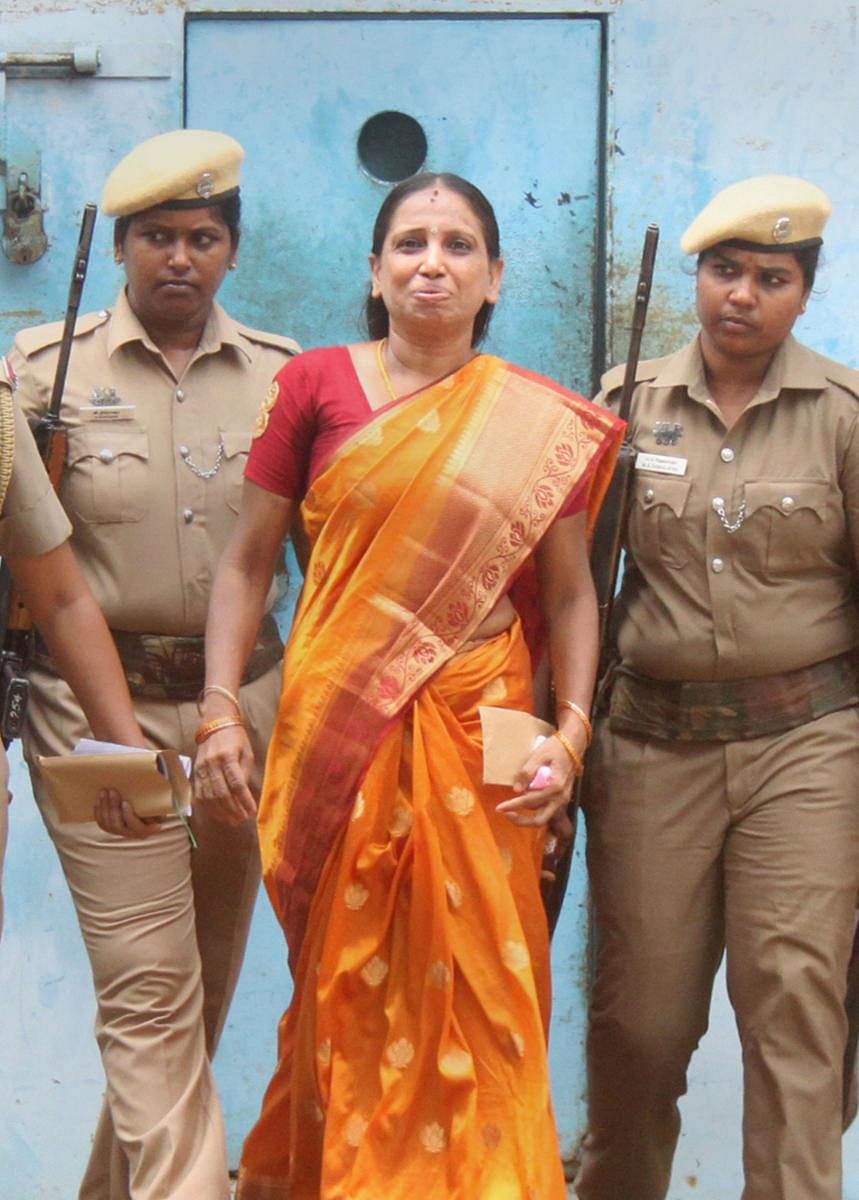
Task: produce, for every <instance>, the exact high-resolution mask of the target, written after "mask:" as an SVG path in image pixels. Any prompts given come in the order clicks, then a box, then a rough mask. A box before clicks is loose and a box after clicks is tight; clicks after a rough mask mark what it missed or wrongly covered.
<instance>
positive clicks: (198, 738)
mask: <svg viewBox="0 0 859 1200" xmlns="http://www.w3.org/2000/svg"><path fill="white" fill-rule="evenodd" d="M244 724H245V723H244V721H243V720H242V718H241V717H239V716H236V717H213V718H212V720H211V721H206V723H205V724H204V725H201V726H200V728H199V729H198V730H197V732H196V733H195V734H194V741H195V742H196V743H197V745H198V746H199V745H200V743H201V742H205V740H206V738H209V737H211V736H212V734H213V733H217V732H218V730H219V729H229V727H230V726H231V725H241V726H242V728H244Z"/></svg>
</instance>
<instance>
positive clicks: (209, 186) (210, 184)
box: [197, 171, 215, 200]
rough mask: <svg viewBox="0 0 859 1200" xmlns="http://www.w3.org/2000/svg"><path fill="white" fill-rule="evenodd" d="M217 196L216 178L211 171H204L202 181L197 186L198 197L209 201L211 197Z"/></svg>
mask: <svg viewBox="0 0 859 1200" xmlns="http://www.w3.org/2000/svg"><path fill="white" fill-rule="evenodd" d="M214 194H215V177H214V175H213V174H212V172H211V171H204V172H203V174H202V175H201V176H200V181H199V183H198V184H197V195H198V196H200V197H202V199H203V200H208V199H209V197H210V196H214Z"/></svg>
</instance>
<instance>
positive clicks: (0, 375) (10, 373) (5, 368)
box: [0, 354, 18, 392]
mask: <svg viewBox="0 0 859 1200" xmlns="http://www.w3.org/2000/svg"><path fill="white" fill-rule="evenodd" d="M3 383H5V384H6V385H7V386H8V387H9V388H10V389H11V390H12V391H13V392H14V390H15V388H16V387H17V386H18V381H17V379H16V378H15V372H14V370H13V369H12V364H11V363H10V362H9V359H8V358H6V357H5V355H2V354H0V384H3Z"/></svg>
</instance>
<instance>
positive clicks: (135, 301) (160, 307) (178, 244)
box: [118, 208, 235, 328]
mask: <svg viewBox="0 0 859 1200" xmlns="http://www.w3.org/2000/svg"><path fill="white" fill-rule="evenodd" d="M118 250H119V254H120V259H121V261H122V262H124V264H125V274H126V278H127V281H128V300H129V303H130V304H131V307H132V309H133V310H134V312H135V313H136V314H137V316H138V317H139V318H140V321H141V322H142V324H143V325H144V326H147V327H148V326H149V325H155V326H164V325H176V326H177V327H180V326H181V327H186V326H199V327H200V328H202V326H203V325H204V324H205V322H206V318H207V317H208V315H209V310H210V309H211V307H212V300H213V298H214V296H215V293H216V292H217V290H218V288H219V287H220V286H221V281H222V280H223V278H224V274H225V273H226V270H227V267H228V266H229V265H230V263H232V262H233V261H234V259H235V248H234V247H233V244H232V241H231V239H230V230H229V227H228V226H227V224H226V223H225V221H224V219H223V218H222V216H221V214H220V213H219V212H218V211H217V209H211V208H189V209H177V210H175V211H174V210H173V209H168V208H150V209H147V211H146V212H142V213H136V214H135V215H134V216H133V217H132V218H131V223H130V225H129V227H128V230H127V231H126V234H125V238H124V240H123V242H122V245H121V246H119V247H118Z"/></svg>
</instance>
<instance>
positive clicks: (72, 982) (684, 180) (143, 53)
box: [0, 0, 859, 1200]
mask: <svg viewBox="0 0 859 1200" xmlns="http://www.w3.org/2000/svg"><path fill="white" fill-rule="evenodd" d="M857 9H859V5H856V4H852V3H845V2H843V0H817V2H816V3H815V4H814V5H813V6H812V5H810V4H808V3H807V0H782V2H781V3H780V4H778V5H775V4H760V3H758V4H756V3H748V2H743V0H686V2H685V3H677V0H604V2H600V0H585V2H584V3H581V4H575V3H570V2H564V3H559V2H558V0H532V3H524V2H521V3H517V2H515V0H472V2H471V3H468V2H465V0H462V2H459V3H449V2H448V0H413V2H412V3H408V0H375V2H372V3H361V2H360V0H353V2H352V3H351V4H346V3H341V2H338V0H327V2H323V3H314V2H313V0H308V2H306V3H301V4H298V3H277V2H276V0H257V3H249V2H247V0H235V2H234V3H228V2H227V0H212V2H210V3H199V2H195V0H188V2H169V0H163V2H162V3H158V4H152V3H145V2H143V0H100V2H92V3H89V4H71V3H67V2H63V0H41V2H39V3H34V2H33V0H5V2H3V0H0V15H2V22H0V53H2V52H8V51H13V50H24V49H45V48H57V47H59V46H68V45H74V44H91V43H98V44H100V45H101V46H102V47H103V49H104V64H105V69H106V70H108V69H109V70H110V71H112V72H113V75H112V79H113V83H111V84H108V82H107V81H106V80H104V79H101V80H99V79H95V80H88V81H78V82H77V83H76V84H75V86H76V87H79V88H86V89H90V90H92V89H96V91H97V95H98V96H99V97H101V96H102V95H103V97H104V100H103V102H102V101H101V100H99V103H98V104H97V105H96V111H97V114H98V115H97V118H96V119H93V118H92V117H90V116H87V117H84V116H82V112H83V109H82V108H79V107H78V106H77V103H76V102H75V101H74V99H72V100H70V101H69V102H68V103H66V102H64V103H62V104H51V105H48V106H46V105H45V104H43V103H42V102H41V100H40V97H39V92H38V88H36V87H33V86H31V85H28V84H27V83H26V82H25V81H14V80H12V79H11V78H10V79H9V80H5V77H4V75H3V74H0V89H3V88H4V84H5V93H4V92H3V91H2V90H0V99H3V100H5V105H4V107H3V110H2V112H0V135H2V136H3V137H5V134H6V128H7V125H8V123H9V119H10V118H13V117H14V123H15V124H16V125H17V126H18V127H24V129H25V130H26V131H28V132H29V133H31V134H32V136H33V137H35V138H38V139H39V140H40V141H41V143H42V144H43V145H44V146H45V147H46V148H47V150H48V151H50V149H51V147H61V146H64V145H68V144H69V143H71V144H73V145H74V149H75V154H74V176H72V175H71V174H69V173H68V172H67V173H66V174H64V175H61V176H54V177H49V178H48V179H47V181H46V189H47V190H46V200H47V203H48V204H49V206H50V207H49V214H48V224H49V233H50V236H52V237H54V238H56V239H57V243H58V245H59V246H60V247H61V248H62V251H63V252H62V253H59V254H56V255H48V256H46V258H45V259H44V260H41V261H40V262H39V263H37V264H34V265H33V266H32V267H28V268H20V269H19V271H20V272H25V273H27V272H28V274H24V275H21V274H19V275H17V276H16V277H15V278H14V279H11V281H10V278H11V277H10V276H9V273H8V272H7V273H6V274H3V275H2V279H3V283H4V288H3V290H2V294H0V321H3V319H4V316H3V314H4V313H5V314H6V315H5V322H6V324H4V325H3V328H4V330H8V329H10V328H14V327H15V325H16V324H29V323H32V322H34V321H38V320H42V319H45V318H47V317H52V316H54V315H55V312H54V311H46V309H45V305H46V304H47V301H44V302H43V301H42V300H40V299H39V297H40V296H44V297H48V296H50V295H52V294H61V295H64V289H65V287H66V286H67V273H68V264H69V262H70V260H71V259H70V256H71V240H72V236H73V235H70V234H67V233H64V232H62V231H61V230H60V228H59V223H58V221H57V220H56V217H57V214H58V211H59V208H60V206H61V205H62V204H63V203H64V201H67V199H68V197H69V196H72V195H73V196H75V197H77V198H79V197H80V195H82V194H83V195H86V196H97V195H98V192H99V190H100V186H101V182H102V173H101V169H100V167H98V165H97V156H96V155H95V154H94V153H93V147H95V146H97V145H98V146H101V147H103V146H104V145H108V146H111V147H113V146H116V147H122V148H125V146H126V145H127V144H128V143H129V140H130V139H129V129H130V128H131V129H133V130H134V132H135V135H139V136H140V137H141V138H142V137H145V136H148V135H149V134H150V133H155V132H158V131H160V130H162V129H165V128H171V127H175V126H178V125H180V124H181V123H182V118H183V90H182V88H183V52H184V22H185V17H186V14H188V13H223V14H227V13H230V14H242V13H249V12H255V13H271V14H275V13H282V12H290V11H299V10H300V11H303V12H308V11H310V12H318V13H326V12H327V13H333V14H339V13H343V12H347V11H348V12H351V13H368V14H369V13H375V12H390V13H394V14H406V13H411V12H423V13H428V12H432V13H434V14H439V13H451V14H455V13H467V14H469V15H478V14H486V15H495V14H502V15H513V14H518V13H522V12H526V13H541V12H542V13H569V12H571V11H574V12H582V13H590V14H598V15H600V16H601V17H604V18H605V20H606V22H607V35H608V36H607V53H608V59H607V83H608V88H609V95H608V100H607V113H608V135H609V136H608V138H607V148H606V184H607V213H606V217H607V223H606V245H605V251H606V255H607V259H606V283H607V303H608V321H607V327H606V342H607V347H608V350H607V355H606V357H607V359H608V360H609V361H617V360H619V359H621V358H622V357H623V354H624V351H625V347H626V343H627V339H628V332H627V328H626V326H627V323H628V320H629V311H630V297H631V292H632V290H633V286H634V280H635V276H636V273H637V270H638V262H639V256H640V251H641V239H642V236H643V233H644V228H645V226H646V225H647V223H648V222H650V221H656V222H657V223H658V224H659V225H660V227H661V234H662V236H661V248H660V253H659V258H658V265H657V277H656V283H655V287H654V293H653V300H652V305H651V315H650V320H649V325H648V330H647V333H646V337H645V352H646V353H652V354H658V353H663V352H666V351H668V350H670V349H672V348H674V347H676V346H677V345H678V344H679V343H680V342H681V341H682V340H684V339H685V338H686V337H687V336H688V335H690V334H691V333H692V332H693V330H694V315H693V311H692V291H693V278H692V272H691V267H690V264H689V263H688V261H686V260H684V259H683V257H682V256H681V254H680V252H679V248H678V243H679V237H680V234H681V233H682V230H683V229H684V228H685V226H686V224H687V223H688V221H689V220H690V219H691V218H692V217H693V216H694V214H695V213H696V212H697V210H698V209H699V208H700V207H701V206H702V205H703V204H704V203H705V202H706V200H707V199H708V198H709V197H710V196H711V195H712V193H713V192H714V191H715V190H716V189H717V188H719V187H722V186H724V185H726V184H728V183H730V182H733V181H734V180H736V179H739V178H742V177H743V176H746V175H749V174H759V173H770V172H773V173H789V174H802V175H805V176H807V177H808V178H810V179H812V180H813V181H815V182H816V183H818V184H820V185H821V186H822V187H823V188H825V189H826V190H827V191H828V192H829V194H830V195H831V197H832V199H833V202H834V207H835V210H834V215H833V217H832V220H831V222H830V225H829V229H828V234H827V239H826V240H827V246H826V250H825V258H824V265H823V269H822V270H821V272H820V275H819V279H818V285H817V287H816V289H815V294H814V296H813V298H812V302H811V304H810V305H809V311H808V313H807V315H806V316H805V317H804V318H802V321H801V325H800V327H798V333H799V335H800V337H802V338H803V339H804V340H806V341H808V342H809V343H810V344H811V345H812V346H814V347H815V348H817V349H819V350H821V351H823V352H824V353H827V354H830V355H832V356H834V357H837V358H840V359H842V360H843V361H846V362H849V363H852V364H854V365H859V349H857V337H856V333H855V330H856V329H857V324H859V322H857V316H859V313H857V306H858V305H859V300H857V288H856V280H857V279H859V224H857V205H859V185H857V184H856V182H855V179H856V175H857V171H856V166H857V150H856V148H855V143H854V139H853V136H852V134H853V121H854V114H855V113H856V112H857V111H859V82H857V72H856V70H855V63H856V56H857ZM415 53H416V54H417V53H420V39H419V38H416V41H415ZM372 65H373V64H372V62H369V63H358V64H356V70H366V69H372ZM404 66H405V67H407V64H404ZM475 82H476V91H475V105H476V106H479V105H480V104H481V103H483V102H484V95H483V87H484V82H485V81H483V80H482V79H481V78H480V77H479V74H478V75H477V77H476V80H475ZM28 89H29V91H28ZM99 89H100V90H99ZM260 103H261V104H264V103H265V81H264V80H262V81H261V84H260ZM2 156H3V150H2V149H0V157H2ZM66 242H68V245H66ZM66 251H67V252H66ZM115 285H116V274H115V270H114V268H113V265H112V262H111V260H110V254H109V245H108V237H107V230H106V223H103V226H102V228H100V229H99V231H98V237H97V243H96V247H95V251H94V255H93V261H92V266H91V278H90V280H89V281H88V283H87V296H88V297H90V296H92V297H94V298H95V299H94V300H93V303H106V302H109V301H110V300H111V298H112V295H113V291H114V290H115ZM34 297H35V298H34ZM599 365H602V364H599ZM13 787H14V791H15V796H16V799H15V803H14V805H13V811H12V826H13V830H12V838H11V842H10V849H9V862H8V865H7V876H6V885H5V890H6V895H7V928H6V931H5V935H4V941H3V944H2V948H0V997H2V1005H3V1013H4V1017H3V1021H2V1022H0V1198H2V1200H24V1198H26V1200H47V1198H49V1197H51V1198H57V1200H68V1197H70V1196H71V1195H73V1194H74V1184H75V1181H76V1179H77V1177H78V1176H79V1173H80V1170H81V1166H82V1163H83V1160H84V1158H85V1154H86V1148H87V1144H88V1138H89V1135H90V1132H91V1129H92V1125H93V1121H94V1115H95V1113H96V1110H97V1107H98V1103H99V1099H100V1092H101V1087H102V1079H101V1071H100V1065H99V1062H98V1058H97V1055H96V1053H95V1050H94V1046H93V1044H92V1041H91V1036H90V1028H91V1023H92V1001H91V991H90V985H89V979H88V972H87V967H86V963H85V960H84V956H83V954H82V951H81V950H80V947H79V937H78V933H77V929H76V925H75V921H74V916H73V913H72V912H71V909H70V905H69V903H68V901H67V898H66V895H65V886H64V883H63V880H62V877H61V873H60V871H59V868H58V866H57V864H56V860H55V857H54V856H53V855H52V852H51V849H50V847H49V846H48V845H47V843H46V839H45V837H44V834H43V832H42V829H41V825H40V822H39V820H38V817H37V816H36V814H35V812H34V810H33V806H32V801H31V798H30V796H29V793H28V787H27V783H26V775H25V773H24V772H23V770H22V769H21V767H20V764H17V765H16V767H15V772H14V781H13ZM577 869H578V871H579V872H581V863H580V862H579V863H578V866H577ZM690 919H694V914H690ZM285 981H286V974H285V967H284V963H283V959H282V951H281V942H280V938H279V934H278V933H277V931H276V930H275V929H274V928H273V925H272V922H271V919H270V918H269V916H268V913H267V911H266V909H265V906H264V905H262V906H261V908H260V912H259V914H258V922H257V925H256V927H255V933H254V946H253V948H252V952H251V956H250V959H249V964H248V970H247V971H246V974H245V977H244V979H243V981H242V984H241V987H240V994H239V997H238V1000H237V1003H236V1006H235V1007H234V1011H233V1015H232V1019H231V1022H230V1027H229V1029H228V1031H227V1035H226V1038H225V1043H224V1045H223V1047H222V1054H221V1056H220V1060H219V1064H218V1070H219V1076H220V1078H221V1081H222V1084H223V1087H224V1089H225V1092H231V1093H241V1094H242V1095H245V1094H248V1093H250V1094H254V1091H255V1090H256V1091H257V1092H258V1091H259V1088H260V1087H261V1086H262V1082H263V1078H264V1075H265V1071H266V1069H267V1063H268V1061H269V1056H270V1053H271V1049H272V1046H273V1027H274V1020H275V1017H276V1015H277V1014H278V1013H279V1011H280V1009H281V1007H282V1004H283V1001H284V994H283V993H284V990H285V988H286V982H285ZM577 1005H578V1000H577V997H576V996H573V995H570V994H567V993H563V994H561V995H559V997H558V1005H557V1007H558V1009H559V1011H560V1012H561V1013H566V1012H568V1011H570V1012H573V1011H575V1010H576V1009H577ZM576 1036H580V1031H579V1032H578V1033H577V1034H576ZM564 1082H565V1081H559V1086H563V1085H564ZM740 1103H741V1097H740V1092H739V1066H738V1050H737V1045H736V1037H735V1034H734V1031H733V1025H732V1020H731V1016H730V1012H729V1009H728V1007H727V1005H726V1003H725V1000H724V995H723V992H720V995H719V997H718V1000H717V1004H716V1006H715V1008H714V1016H713V1024H712V1029H711V1032H710V1034H709V1035H708V1037H707V1039H706V1040H705V1044H704V1046H703V1047H702V1050H701V1052H700V1053H699V1055H698V1057H697V1058H696V1061H695V1064H694V1067H693V1072H692V1079H691V1084H690V1095H689V1097H688V1099H687V1101H686V1103H685V1106H684V1113H685V1125H684V1133H683V1136H682V1139H681V1146H680V1151H679V1154H678V1160H677V1168H676V1170H675V1175H674V1181H673V1183H672V1190H671V1198H670V1200H681V1197H683V1198H685V1197H690V1196H696V1195H697V1196H700V1197H702V1198H703V1200H727V1198H728V1197H731V1196H735V1195H738V1194H739V1192H740V1189H741V1182H740V1173H739V1112H740ZM254 1108H255V1101H254V1102H253V1103H244V1102H243V1107H239V1108H236V1109H234V1111H233V1114H232V1128H231V1141H232V1144H233V1146H234V1147H235V1146H237V1145H238V1143H239V1140H240V1136H241V1133H242V1132H243V1131H244V1130H245V1129H246V1128H247V1126H248V1124H249V1123H250V1121H251V1120H252V1118H253V1115H254ZM845 1150H846V1160H847V1178H846V1183H845V1191H844V1195H845V1198H846V1200H859V1134H857V1133H852V1134H850V1135H849V1136H848V1138H847V1140H846V1143H845Z"/></svg>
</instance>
